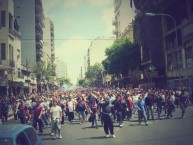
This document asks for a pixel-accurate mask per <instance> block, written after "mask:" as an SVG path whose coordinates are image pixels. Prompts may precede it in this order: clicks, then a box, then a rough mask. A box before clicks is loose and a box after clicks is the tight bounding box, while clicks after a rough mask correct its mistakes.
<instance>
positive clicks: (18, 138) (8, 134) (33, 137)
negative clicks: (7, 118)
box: [0, 124, 42, 145]
mask: <svg viewBox="0 0 193 145" xmlns="http://www.w3.org/2000/svg"><path fill="white" fill-rule="evenodd" d="M0 145H42V143H41V139H40V138H39V136H38V135H37V133H36V131H35V129H34V128H33V127H32V126H30V125H22V124H13V125H1V126H0Z"/></svg>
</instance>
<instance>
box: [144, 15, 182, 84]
mask: <svg viewBox="0 0 193 145" xmlns="http://www.w3.org/2000/svg"><path fill="white" fill-rule="evenodd" d="M145 16H150V17H154V16H165V17H168V18H171V19H172V21H173V23H174V27H175V37H176V38H175V44H176V48H177V50H178V47H179V46H178V34H177V24H176V19H175V18H174V17H173V16H172V15H169V14H162V13H145ZM172 53H173V52H172ZM172 60H173V57H172ZM172 62H173V61H172ZM166 63H167V62H166ZM166 66H167V64H166ZM178 69H179V68H178ZM166 70H167V67H166ZM172 70H173V68H172ZM172 74H173V72H172ZM179 80H180V86H181V77H180V69H179Z"/></svg>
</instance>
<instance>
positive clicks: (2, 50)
mask: <svg viewBox="0 0 193 145" xmlns="http://www.w3.org/2000/svg"><path fill="white" fill-rule="evenodd" d="M5 46H6V45H5V43H1V47H0V56H1V59H2V60H6V49H5Z"/></svg>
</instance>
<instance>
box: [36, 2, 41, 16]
mask: <svg viewBox="0 0 193 145" xmlns="http://www.w3.org/2000/svg"><path fill="white" fill-rule="evenodd" d="M42 10H43V9H42V7H41V6H40V5H38V4H36V6H35V12H36V14H37V13H41V12H42Z"/></svg>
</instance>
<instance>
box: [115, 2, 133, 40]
mask: <svg viewBox="0 0 193 145" xmlns="http://www.w3.org/2000/svg"><path fill="white" fill-rule="evenodd" d="M130 5H131V3H130V2H129V1H128V0H114V14H115V18H114V20H113V22H112V24H113V25H114V26H115V29H114V30H113V34H114V35H115V36H116V38H125V37H127V38H130V40H131V41H133V26H132V22H133V19H134V17H135V8H134V7H132V8H131V7H130Z"/></svg>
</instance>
